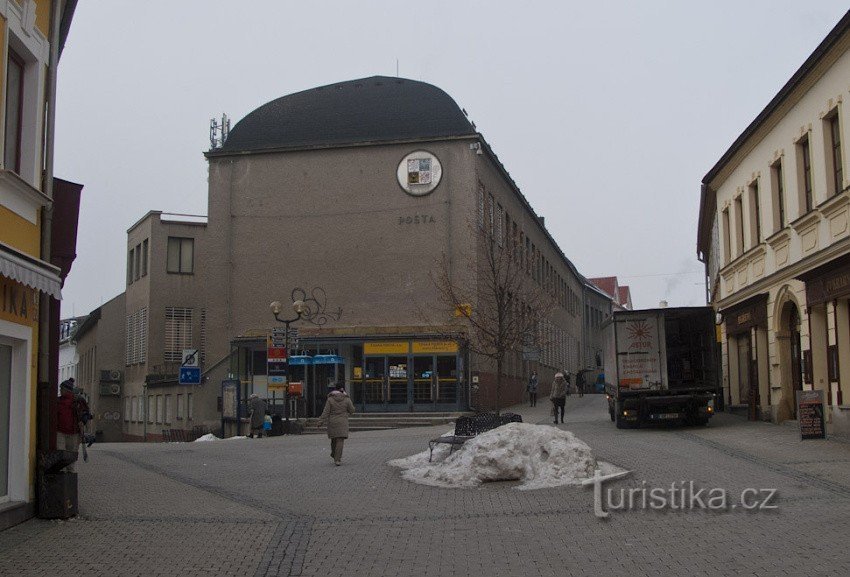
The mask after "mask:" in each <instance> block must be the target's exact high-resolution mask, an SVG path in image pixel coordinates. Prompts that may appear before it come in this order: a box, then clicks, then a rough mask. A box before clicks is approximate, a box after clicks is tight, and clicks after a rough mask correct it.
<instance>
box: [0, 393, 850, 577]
mask: <svg viewBox="0 0 850 577" xmlns="http://www.w3.org/2000/svg"><path fill="white" fill-rule="evenodd" d="M521 412H523V414H524V418H525V421H526V422H539V423H542V424H546V423H549V417H548V414H547V406H546V403H545V402H544V401H541V402H540V405H539V406H538V407H537V408H535V409H527V408H525V409H521ZM550 426H551V425H550ZM559 426H561V427H563V428H566V429H568V430H571V431H573V432H574V433H575V434H576V435H578V436H579V437H580V438H581V439H583V440H584V441H585V442H587V443H588V444H589V445H590V446H591V447H592V448H593V449H594V451H595V453H596V455H597V458H598V459H600V460H604V461H608V462H611V463H613V464H615V465H618V466H620V467H622V468H624V469H627V470H629V471H631V474H630V475H629V476H628V477H626V478H624V479H621V480H618V481H612V482H609V483H606V484H605V485H604V487H605V489H608V488H610V489H611V490H612V495H613V497H612V499H613V501H612V502H607V501H606V503H607V504H608V505H611V504H612V503H613V504H614V505H615V506H616V505H618V504H619V503H618V502H617V501H618V499H617V498H616V497H617V496H619V495H626V496H628V495H629V494H631V495H632V502H633V503H632V504H633V507H632V510H621V509H617V508H616V507H614V508H611V507H609V511H608V513H609V516H608V517H607V518H606V519H600V518H598V517H597V516H596V515H595V514H594V492H593V490H592V489H591V488H581V487H562V488H556V489H544V490H536V491H518V490H515V489H514V488H513V487H514V486H515V484H513V483H490V484H486V485H484V486H482V487H480V488H476V489H441V488H434V487H428V486H422V485H415V484H411V483H409V482H407V481H404V480H402V479H401V477H400V475H399V472H398V471H397V470H396V469H393V468H390V467H389V466H387V465H386V461H387V460H389V459H394V458H398V457H403V456H407V455H410V454H413V453H416V452H419V451H421V450H423V449H425V448H427V439H428V438H430V437H433V436H436V435H438V434H441V433H443V432H445V431H446V430H447V427H445V426H443V427H439V428H427V429H404V430H396V431H380V432H363V433H355V434H353V435H352V437H351V438H350V439H349V440H348V441H347V442H346V446H345V456H344V459H343V465H342V466H341V467H335V466H334V465H333V462H332V461H331V459H330V456H329V446H328V445H329V443H328V440H327V439H326V438H325V437H324V436H320V435H305V436H293V437H277V438H270V439H260V440H232V441H217V442H210V443H168V444H148V445H144V444H109V445H100V446H97V445H95V446H94V447H92V449H91V450H90V459H89V462H88V463H87V464H80V465H79V466H78V471H79V473H80V510H81V515H80V517H79V518H78V519H76V520H71V521H40V520H33V521H29V522H27V523H24V524H22V525H19V526H17V527H14V528H12V529H9V530H7V531H5V532H2V533H0V575H59V574H62V575H74V574H82V575H104V576H110V577H113V576H115V575H139V576H148V575H180V576H190V575H322V576H333V575H345V576H354V575H415V576H417V577H421V576H427V575H439V576H447V575H488V576H491V575H492V576H496V575H528V576H533V575H552V576H554V575H559V576H560V575H593V576H602V575H606V576H607V575H623V576H625V575H628V576H630V577H633V576H639V575H653V576H655V575H795V576H797V575H804V574H805V575H830V576H831V575H850V556H848V555H847V554H846V547H847V546H848V544H850V521H848V519H850V445H848V444H846V443H843V442H839V441H834V440H829V441H805V442H803V441H800V439H799V433H798V432H797V431H796V430H794V429H793V428H791V427H788V426H776V425H771V424H766V423H748V422H746V421H744V420H742V419H740V418H738V417H733V416H729V415H719V416H717V417H715V419H713V420H712V422H711V424H710V425H709V426H708V427H700V428H658V429H642V430H623V431H620V430H617V429H616V428H615V427H614V425H613V423H611V422H610V420H609V418H608V414H607V411H606V408H605V400H604V398H603V397H601V396H597V395H586V396H585V397H583V398H577V397H572V398H570V399H568V402H567V422H566V424H564V425H559ZM690 482H693V483H694V484H695V487H696V490H699V489H700V488H701V489H703V492H704V494H703V495H702V501H703V502H705V501H706V500H707V498H708V497H709V496H710V495H709V491H713V493H711V495H713V496H715V497H716V496H718V495H720V494H721V492H722V494H723V495H725V498H726V506H725V507H723V508H719V503H720V501H719V500H717V499H715V501H714V502H712V503H711V505H714V508H712V509H711V510H708V508H709V504H708V503H706V505H705V506H704V507H701V506H700V502H699V499H698V500H697V502H696V503H692V502H691V500H690V499H689V498H686V499H685V502H687V503H688V506H686V507H683V506H682V503H681V500H676V501H673V498H674V496H675V497H681V494H680V493H679V492H677V491H680V489H681V487H683V486H684V487H689V483H690ZM671 484H673V489H671ZM653 489H655V490H656V492H657V493H656V497H657V496H661V495H663V496H664V498H665V499H666V503H665V506H664V507H663V508H662V509H661V510H656V509H653V508H652V507H650V506H649V503H650V502H654V503H655V504H656V505H657V504H658V503H659V502H658V501H657V500H656V501H652V499H651V498H647V499H643V498H642V495H650V496H651V493H650V491H651V490H653ZM745 490H748V492H747V493H744V496H745V498H744V500H743V502H742V501H741V495H742V492H744V491H745ZM629 491H631V493H629ZM605 494H606V491H604V490H603V496H605ZM768 497H770V499H769V502H767V504H766V507H770V508H761V509H760V508H759V507H758V506H756V508H755V509H753V510H748V509H746V508H745V507H744V505H747V506H751V505H753V503H757V502H759V500H762V501H764V500H767V498H768ZM626 498H627V499H628V497H626ZM671 501H673V502H671ZM692 504H693V506H691V505H692ZM677 505H679V506H677Z"/></svg>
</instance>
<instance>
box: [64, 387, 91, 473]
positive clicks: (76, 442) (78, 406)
mask: <svg viewBox="0 0 850 577" xmlns="http://www.w3.org/2000/svg"><path fill="white" fill-rule="evenodd" d="M74 383H75V381H74V379H73V377H72V378H70V379H67V380H65V381H62V383H60V384H59V392H60V394H59V408H58V411H57V412H58V415H57V416H58V419H57V423H56V429H57V434H56V448H57V449H59V450H60V451H62V450H64V451H70V452H72V453H78V452H79V450H80V440H81V439H82V437H83V429H84V427H85V424H86V423H88V422H89V421H90V420H91V412H90V411H89V405H88V403H86V401H85V399H83V398H82V397H80V396H77V395H75V394H74ZM84 451H85V450H84ZM66 470H67V471H68V472H69V473H73V472H75V470H76V468H75V466H74V463H71V464H70V465H68V466H67V467H66Z"/></svg>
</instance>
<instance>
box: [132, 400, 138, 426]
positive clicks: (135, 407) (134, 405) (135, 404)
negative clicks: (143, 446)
mask: <svg viewBox="0 0 850 577" xmlns="http://www.w3.org/2000/svg"><path fill="white" fill-rule="evenodd" d="M130 408H131V409H132V411H133V414H132V415H131V416H130V420H131V421H133V422H134V423H138V422H139V397H133V402H132V403H131V407H130Z"/></svg>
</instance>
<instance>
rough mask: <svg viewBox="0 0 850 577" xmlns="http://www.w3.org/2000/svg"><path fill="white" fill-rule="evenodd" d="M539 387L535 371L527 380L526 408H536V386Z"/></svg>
mask: <svg viewBox="0 0 850 577" xmlns="http://www.w3.org/2000/svg"><path fill="white" fill-rule="evenodd" d="M538 385H539V382H538V379H537V371H531V376H530V377H529V378H528V406H529V407H536V406H537V386H538Z"/></svg>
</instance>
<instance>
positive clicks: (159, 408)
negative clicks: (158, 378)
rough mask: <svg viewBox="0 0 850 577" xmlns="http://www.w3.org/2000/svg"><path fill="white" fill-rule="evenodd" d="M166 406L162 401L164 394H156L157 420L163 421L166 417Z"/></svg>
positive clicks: (158, 421)
mask: <svg viewBox="0 0 850 577" xmlns="http://www.w3.org/2000/svg"><path fill="white" fill-rule="evenodd" d="M163 409H164V407H163V403H162V395H157V396H156V422H157V423H162V419H163V417H164V410H163Z"/></svg>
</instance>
